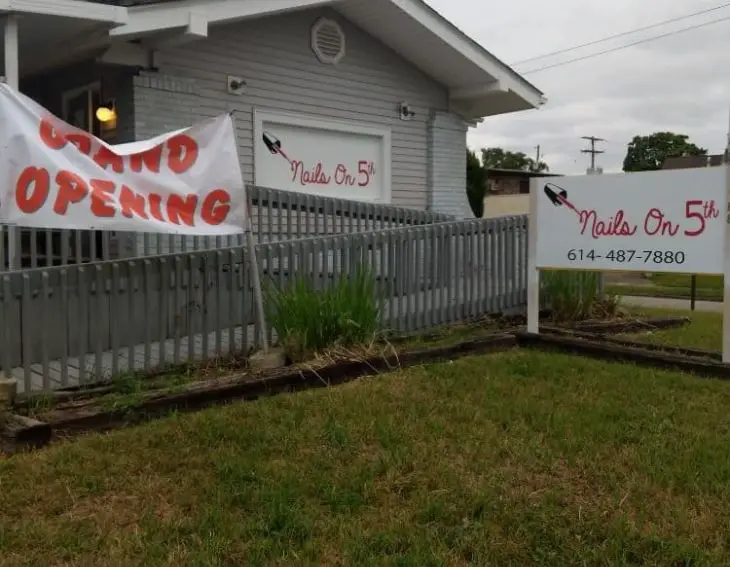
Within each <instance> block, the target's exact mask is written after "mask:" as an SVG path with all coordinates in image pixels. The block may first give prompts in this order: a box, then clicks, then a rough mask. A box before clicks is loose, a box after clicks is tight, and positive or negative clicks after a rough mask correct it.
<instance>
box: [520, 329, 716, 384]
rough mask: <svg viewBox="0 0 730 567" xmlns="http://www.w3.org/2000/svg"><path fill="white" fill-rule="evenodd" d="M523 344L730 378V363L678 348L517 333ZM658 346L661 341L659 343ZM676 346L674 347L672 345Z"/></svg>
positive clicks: (700, 374) (701, 374) (703, 375)
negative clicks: (686, 352)
mask: <svg viewBox="0 0 730 567" xmlns="http://www.w3.org/2000/svg"><path fill="white" fill-rule="evenodd" d="M515 337H516V338H517V343H518V344H519V345H520V346H525V347H531V348H539V349H544V350H551V351H558V352H564V353H569V354H581V355H584V356H591V357H593V358H598V359H601V360H608V361H617V360H620V361H624V362H634V363H636V364H642V365H646V366H652V367H654V368H663V369H667V370H681V371H683V372H688V373H690V374H695V375H697V376H702V377H705V378H719V379H721V380H730V365H726V364H722V363H721V362H717V361H715V360H711V359H703V358H699V357H688V356H686V355H682V354H677V349H672V350H668V349H667V350H660V349H659V348H654V349H648V348H645V346H646V345H644V344H641V347H637V346H627V345H621V344H616V343H613V342H608V341H604V340H602V338H599V337H595V338H593V339H588V338H583V337H577V336H573V337H569V336H560V335H552V334H548V333H541V334H535V333H527V332H518V333H516V334H515ZM657 346H658V345H657ZM670 348H672V347H670Z"/></svg>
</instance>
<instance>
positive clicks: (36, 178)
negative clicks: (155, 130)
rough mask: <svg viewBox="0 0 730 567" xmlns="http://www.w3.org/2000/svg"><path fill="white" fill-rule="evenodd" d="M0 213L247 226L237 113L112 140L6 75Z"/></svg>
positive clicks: (84, 223)
mask: <svg viewBox="0 0 730 567" xmlns="http://www.w3.org/2000/svg"><path fill="white" fill-rule="evenodd" d="M0 222H3V223H7V224H11V225H16V226H25V227H37V228H71V229H95V230H118V231H135V232H161V233H168V234H190V235H225V234H236V233H241V232H243V230H244V227H245V223H246V222H247V219H246V195H245V189H244V185H243V178H242V176H241V168H240V165H239V161H238V151H237V147H236V138H235V134H234V126H233V120H232V118H231V116H230V115H228V114H225V115H221V116H218V117H216V118H213V119H210V120H207V121H205V122H201V123H199V124H196V125H194V126H192V127H190V128H185V129H182V130H178V131H176V132H170V133H168V134H163V135H161V136H158V137H156V138H153V139H150V140H145V141H142V142H133V143H129V144H120V145H115V146H112V145H109V144H107V143H105V142H104V141H102V140H100V139H98V138H96V137H94V136H92V135H91V134H89V133H88V132H85V131H83V130H79V129H77V128H74V127H72V126H70V125H68V124H66V123H65V122H63V121H62V120H60V119H58V118H56V117H55V116H53V115H51V113H49V112H48V111H46V110H45V109H43V108H42V107H41V106H40V105H38V104H37V103H35V102H34V101H33V100H31V99H30V98H28V97H26V96H25V95H23V94H20V93H18V92H16V91H14V90H13V89H11V88H10V87H9V86H8V85H6V84H0Z"/></svg>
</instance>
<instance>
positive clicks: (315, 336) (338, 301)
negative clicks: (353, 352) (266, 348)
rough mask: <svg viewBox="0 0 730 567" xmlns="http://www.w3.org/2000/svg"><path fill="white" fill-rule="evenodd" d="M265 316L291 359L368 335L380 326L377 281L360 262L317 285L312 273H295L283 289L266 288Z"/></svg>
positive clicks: (361, 340) (353, 342) (356, 341)
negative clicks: (295, 275) (354, 267)
mask: <svg viewBox="0 0 730 567" xmlns="http://www.w3.org/2000/svg"><path fill="white" fill-rule="evenodd" d="M266 295H267V298H266V299H267V301H266V303H267V316H268V318H269V322H270V324H271V326H272V327H273V328H274V329H275V330H276V333H277V335H278V337H279V343H280V345H281V346H282V347H283V348H284V350H285V351H286V354H287V356H288V357H289V358H290V359H291V360H292V361H301V360H304V359H306V358H307V357H309V356H311V355H312V354H313V353H315V352H319V351H322V350H325V349H328V348H331V347H334V346H343V347H348V346H353V345H357V344H362V343H366V342H368V341H370V340H372V338H373V336H374V335H375V333H376V332H377V331H378V329H379V326H380V307H379V305H378V301H377V299H376V297H375V281H374V279H373V277H372V275H371V273H370V271H369V270H367V269H365V268H362V267H358V268H357V269H356V270H355V271H354V272H351V273H348V274H341V275H340V279H338V280H337V281H336V282H334V284H332V285H330V286H327V287H325V288H324V289H318V288H317V287H316V286H315V285H314V282H313V281H312V278H309V277H297V278H296V279H295V280H294V281H293V282H292V283H291V284H290V285H288V286H286V287H285V288H283V289H280V288H277V287H276V286H275V285H273V283H272V285H270V286H269V287H268V289H267V294H266Z"/></svg>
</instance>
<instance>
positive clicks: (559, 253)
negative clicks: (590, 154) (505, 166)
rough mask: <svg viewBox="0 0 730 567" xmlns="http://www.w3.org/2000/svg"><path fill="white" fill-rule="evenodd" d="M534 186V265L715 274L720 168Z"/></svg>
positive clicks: (544, 181) (718, 270)
mask: <svg viewBox="0 0 730 567" xmlns="http://www.w3.org/2000/svg"><path fill="white" fill-rule="evenodd" d="M536 185H537V195H535V196H534V197H533V202H535V203H536V205H537V210H535V211H531V214H535V215H537V247H536V248H537V249H536V258H535V260H536V266H537V267H538V268H560V269H564V268H568V269H581V270H595V271H614V270H615V271H640V272H680V273H691V274H722V273H723V258H724V256H723V236H724V224H725V210H726V205H725V167H706V168H699V169H672V170H661V171H651V172H642V173H621V174H613V175H585V176H577V177H546V178H541V179H538V180H537V181H536ZM535 199H536V201H535Z"/></svg>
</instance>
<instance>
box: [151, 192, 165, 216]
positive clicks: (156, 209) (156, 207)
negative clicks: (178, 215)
mask: <svg viewBox="0 0 730 567" xmlns="http://www.w3.org/2000/svg"><path fill="white" fill-rule="evenodd" d="M149 201H150V213H151V214H152V216H153V217H154V218H156V219H157V220H158V221H160V222H165V217H163V216H162V197H161V196H160V195H158V194H157V193H150V196H149Z"/></svg>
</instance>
